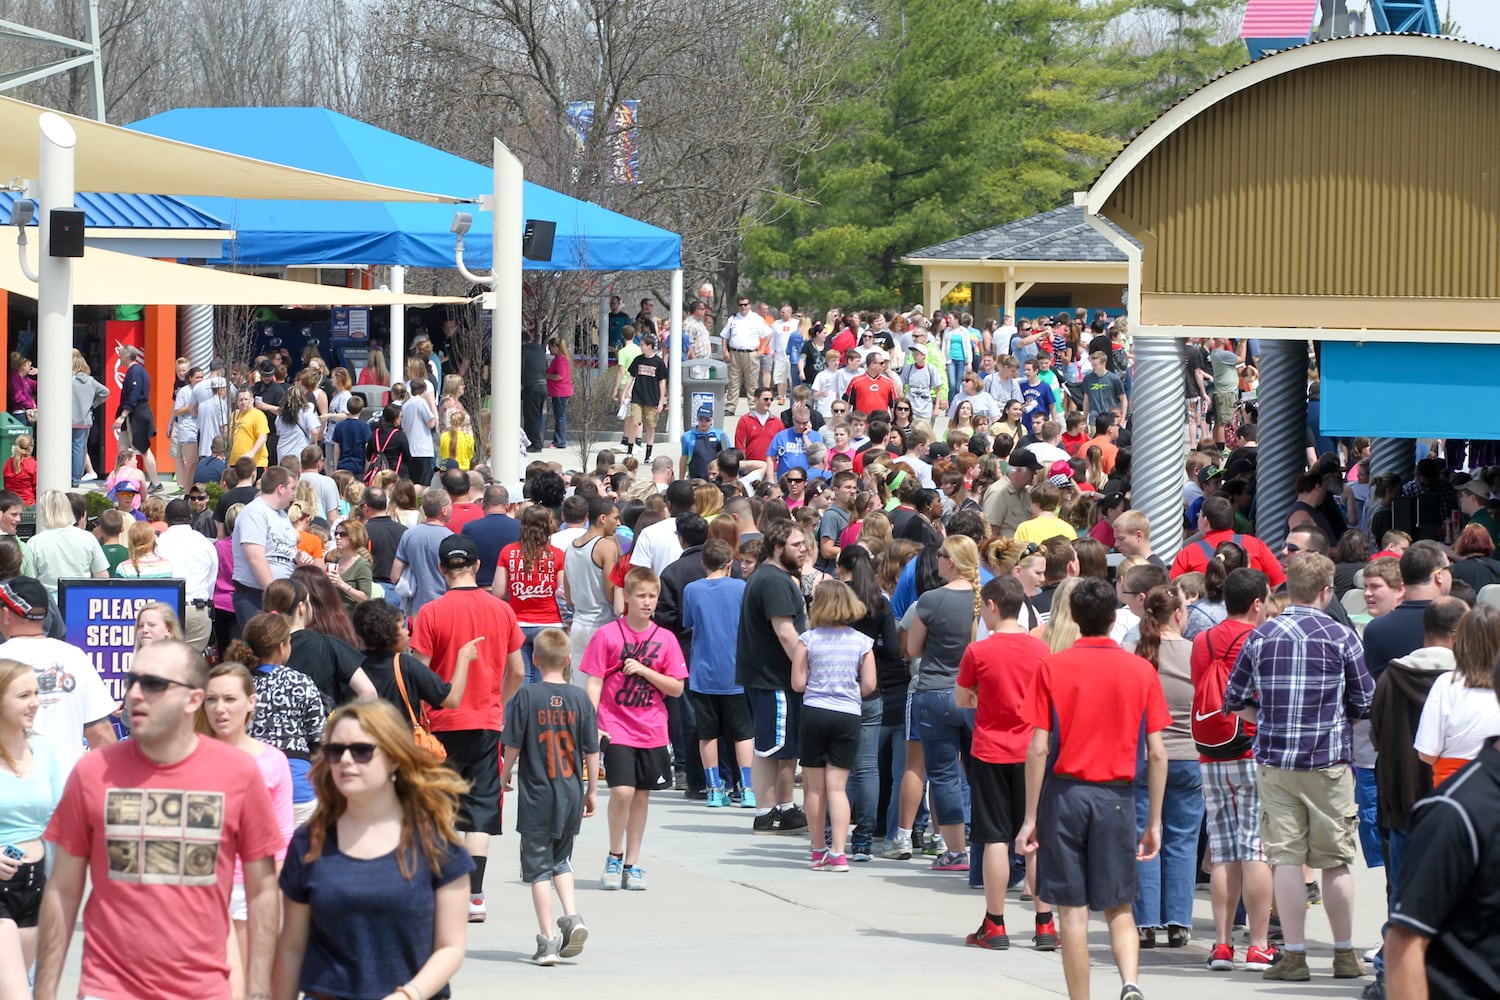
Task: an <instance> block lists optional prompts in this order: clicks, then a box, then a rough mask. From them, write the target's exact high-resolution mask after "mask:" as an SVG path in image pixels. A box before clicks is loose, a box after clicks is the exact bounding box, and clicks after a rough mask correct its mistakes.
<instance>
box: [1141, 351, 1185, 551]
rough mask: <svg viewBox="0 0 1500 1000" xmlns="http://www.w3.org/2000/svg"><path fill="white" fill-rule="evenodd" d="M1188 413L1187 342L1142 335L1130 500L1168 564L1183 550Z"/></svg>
mask: <svg viewBox="0 0 1500 1000" xmlns="http://www.w3.org/2000/svg"><path fill="white" fill-rule="evenodd" d="M1185 413H1186V406H1185V400H1184V398H1183V384H1182V342H1181V341H1180V340H1172V339H1167V338H1158V337H1141V338H1137V340H1136V342H1135V375H1134V377H1133V379H1132V380H1131V392H1130V441H1131V462H1130V468H1131V478H1130V488H1131V493H1130V497H1131V499H1130V503H1131V506H1132V507H1134V508H1135V509H1136V510H1139V511H1140V512H1141V513H1143V514H1145V515H1146V519H1147V520H1148V521H1149V522H1150V523H1151V550H1152V551H1153V552H1155V553H1156V554H1157V555H1159V556H1161V557H1162V558H1163V559H1165V560H1167V561H1168V562H1170V561H1171V559H1172V557H1173V556H1175V555H1176V554H1177V550H1178V549H1180V548H1182V489H1183V485H1184V482H1185V480H1186V477H1187V470H1186V461H1187V430H1186V420H1185Z"/></svg>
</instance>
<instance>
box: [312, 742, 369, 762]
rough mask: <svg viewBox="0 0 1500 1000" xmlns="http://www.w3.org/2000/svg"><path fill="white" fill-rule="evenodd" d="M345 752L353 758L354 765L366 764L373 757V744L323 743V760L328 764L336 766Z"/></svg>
mask: <svg viewBox="0 0 1500 1000" xmlns="http://www.w3.org/2000/svg"><path fill="white" fill-rule="evenodd" d="M345 752H347V753H348V754H349V756H351V757H353V758H354V763H356V764H368V763H370V761H371V759H372V758H374V756H375V744H373V743H324V744H323V759H324V760H325V761H327V762H328V763H330V764H337V763H338V762H339V761H341V760H343V759H344V754H345Z"/></svg>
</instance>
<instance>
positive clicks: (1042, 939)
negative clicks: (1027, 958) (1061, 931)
mask: <svg viewBox="0 0 1500 1000" xmlns="http://www.w3.org/2000/svg"><path fill="white" fill-rule="evenodd" d="M1031 943H1032V945H1033V946H1035V948H1036V950H1037V951H1056V950H1057V947H1058V938H1057V924H1056V923H1054V922H1053V921H1051V920H1048V921H1047V922H1046V923H1044V924H1037V925H1036V934H1035V935H1033V936H1032V938H1031Z"/></svg>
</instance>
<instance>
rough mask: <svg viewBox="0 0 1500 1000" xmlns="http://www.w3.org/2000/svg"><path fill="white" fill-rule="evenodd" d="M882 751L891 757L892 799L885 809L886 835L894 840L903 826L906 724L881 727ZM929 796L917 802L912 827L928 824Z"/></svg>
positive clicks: (888, 838)
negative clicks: (902, 794)
mask: <svg viewBox="0 0 1500 1000" xmlns="http://www.w3.org/2000/svg"><path fill="white" fill-rule="evenodd" d="M880 752H881V753H883V754H887V755H888V756H889V757H890V763H891V801H890V805H888V806H886V810H885V837H886V839H887V840H892V839H894V838H895V836H896V831H897V830H898V829H899V828H900V826H901V776H902V775H904V774H905V773H906V726H905V724H902V725H896V726H887V725H884V724H882V725H881V727H880ZM930 818H931V817H929V816H928V815H927V796H925V795H923V796H922V799H921V801H920V802H918V803H917V815H916V817H915V819H913V821H912V828H913V829H916V828H917V827H919V826H920V827H925V826H927V821H928V820H929V819H930Z"/></svg>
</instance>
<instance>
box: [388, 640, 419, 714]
mask: <svg viewBox="0 0 1500 1000" xmlns="http://www.w3.org/2000/svg"><path fill="white" fill-rule="evenodd" d="M391 669H392V671H393V672H394V673H395V674H396V690H397V691H400V692H401V703H402V704H403V705H405V706H406V716H407V718H409V719H411V721H412V724H413V725H417V726H421V727H422V728H424V729H425V728H427V706H425V705H423V706H422V715H421V717H420V718H419V717H418V716H417V713H416V712H413V711H412V710H411V699H410V698H408V697H407V696H406V680H405V678H403V677H402V676H401V654H400V653H397V654H396V655H395V656H393V657H391Z"/></svg>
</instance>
